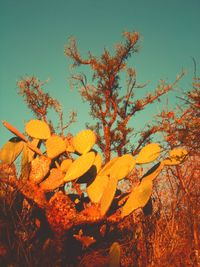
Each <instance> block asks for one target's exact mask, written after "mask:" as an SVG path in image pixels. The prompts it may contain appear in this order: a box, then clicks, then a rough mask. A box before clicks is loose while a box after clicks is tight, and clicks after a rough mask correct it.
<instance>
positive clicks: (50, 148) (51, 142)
mask: <svg viewBox="0 0 200 267" xmlns="http://www.w3.org/2000/svg"><path fill="white" fill-rule="evenodd" d="M46 149H47V156H48V157H49V158H51V159H53V158H56V157H57V156H59V155H60V154H61V153H63V152H65V150H66V142H65V141H64V140H63V139H62V138H61V137H60V136H58V135H52V136H50V137H49V138H48V140H47V141H46Z"/></svg>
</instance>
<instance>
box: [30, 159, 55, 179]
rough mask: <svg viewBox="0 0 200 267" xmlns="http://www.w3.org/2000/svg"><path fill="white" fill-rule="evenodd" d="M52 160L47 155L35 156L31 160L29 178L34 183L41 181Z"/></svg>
mask: <svg viewBox="0 0 200 267" xmlns="http://www.w3.org/2000/svg"><path fill="white" fill-rule="evenodd" d="M50 164H51V160H50V159H49V158H47V157H45V156H40V157H38V158H35V159H34V160H32V162H31V172H30V176H29V179H30V181H33V182H34V183H39V182H41V181H42V179H43V178H44V177H45V176H46V175H47V173H48V172H49V167H50Z"/></svg>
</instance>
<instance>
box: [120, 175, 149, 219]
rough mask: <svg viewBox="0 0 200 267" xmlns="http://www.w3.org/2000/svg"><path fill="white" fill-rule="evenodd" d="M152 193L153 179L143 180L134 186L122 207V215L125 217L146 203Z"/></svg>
mask: <svg viewBox="0 0 200 267" xmlns="http://www.w3.org/2000/svg"><path fill="white" fill-rule="evenodd" d="M151 194H152V181H151V180H143V181H142V182H141V183H140V184H139V185H138V186H136V187H134V188H133V191H132V192H131V193H130V196H129V198H128V200H127V201H126V203H125V204H124V206H123V207H122V213H121V216H122V217H125V216H127V215H129V214H130V213H131V212H133V211H134V210H136V209H138V208H142V207H144V206H145V205H146V203H147V202H148V200H149V198H150V197H151Z"/></svg>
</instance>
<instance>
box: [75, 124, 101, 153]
mask: <svg viewBox="0 0 200 267" xmlns="http://www.w3.org/2000/svg"><path fill="white" fill-rule="evenodd" d="M95 142H96V135H95V133H94V132H93V131H91V130H89V129H87V130H83V131H81V132H79V133H78V134H77V135H76V136H75V137H74V138H73V145H74V148H75V150H76V151H77V152H78V153H80V154H85V153H87V152H89V151H90V149H91V148H92V147H93V146H94V144H95Z"/></svg>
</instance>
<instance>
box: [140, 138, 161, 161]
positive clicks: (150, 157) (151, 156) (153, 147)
mask: <svg viewBox="0 0 200 267" xmlns="http://www.w3.org/2000/svg"><path fill="white" fill-rule="evenodd" d="M159 155H160V146H159V144H156V143H151V144H148V145H146V146H145V147H143V148H142V149H141V151H140V152H139V154H138V156H137V158H136V163H137V164H145V163H149V162H152V161H154V160H155V159H157V158H158V157H159Z"/></svg>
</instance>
